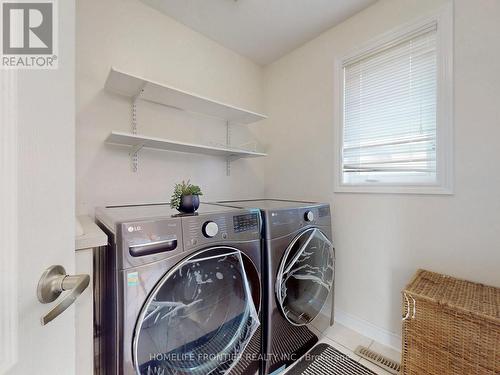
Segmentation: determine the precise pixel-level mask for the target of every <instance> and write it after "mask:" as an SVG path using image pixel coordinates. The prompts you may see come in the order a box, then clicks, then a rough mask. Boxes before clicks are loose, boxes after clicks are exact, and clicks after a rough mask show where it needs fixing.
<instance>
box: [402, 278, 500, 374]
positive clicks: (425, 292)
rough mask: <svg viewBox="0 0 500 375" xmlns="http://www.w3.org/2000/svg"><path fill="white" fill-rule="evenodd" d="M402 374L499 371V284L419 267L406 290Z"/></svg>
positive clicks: (492, 372)
mask: <svg viewBox="0 0 500 375" xmlns="http://www.w3.org/2000/svg"><path fill="white" fill-rule="evenodd" d="M401 373H402V374H404V375H417V374H418V375H426V374H428V375H446V374H450V375H466V374H474V375H479V374H481V375H499V374H500V289H499V288H494V287H491V286H485V285H481V284H476V283H472V282H468V281H464V280H458V279H455V278H452V277H450V276H444V275H440V274H437V273H433V272H429V271H424V270H419V271H418V272H417V273H416V275H415V276H414V277H413V279H412V280H411V282H410V283H409V284H408V285H407V287H406V289H405V290H404V291H403V350H402V363H401Z"/></svg>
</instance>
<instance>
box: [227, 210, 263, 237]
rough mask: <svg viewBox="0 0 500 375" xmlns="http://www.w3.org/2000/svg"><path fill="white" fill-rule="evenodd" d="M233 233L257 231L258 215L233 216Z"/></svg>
mask: <svg viewBox="0 0 500 375" xmlns="http://www.w3.org/2000/svg"><path fill="white" fill-rule="evenodd" d="M233 229H234V232H235V233H241V232H247V231H255V230H258V229H259V215H258V214H257V213H252V214H245V215H236V216H233Z"/></svg>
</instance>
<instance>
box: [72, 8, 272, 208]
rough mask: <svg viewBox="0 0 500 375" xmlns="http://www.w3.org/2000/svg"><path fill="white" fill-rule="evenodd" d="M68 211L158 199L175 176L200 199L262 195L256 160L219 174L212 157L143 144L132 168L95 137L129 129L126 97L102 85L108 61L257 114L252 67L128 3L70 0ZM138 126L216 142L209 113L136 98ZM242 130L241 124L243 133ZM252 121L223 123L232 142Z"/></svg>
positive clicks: (219, 138)
mask: <svg viewBox="0 0 500 375" xmlns="http://www.w3.org/2000/svg"><path fill="white" fill-rule="evenodd" d="M76 45H77V133H76V140H77V145H76V146H77V157H76V160H77V165H76V170H77V212H78V213H80V214H84V213H91V214H92V213H93V211H94V208H95V207H96V206H99V205H106V204H124V203H133V202H145V201H147V202H165V201H168V200H169V198H170V195H171V192H172V189H173V185H174V183H175V182H178V181H179V180H182V179H189V178H190V179H191V181H192V182H193V183H197V184H199V185H201V187H202V189H203V191H204V192H205V196H204V199H206V200H216V199H228V198H236V197H245V196H261V195H262V194H263V173H262V168H259V165H260V163H262V162H260V161H256V160H250V161H247V160H240V161H237V162H235V163H233V165H232V174H231V176H230V177H226V173H225V162H224V161H223V159H221V158H216V157H206V156H199V155H189V154H178V153H170V152H158V151H149V150H144V151H142V152H141V153H140V161H139V172H138V173H132V172H131V168H130V161H129V156H128V153H127V152H128V149H126V148H120V147H116V146H109V145H105V144H104V140H105V138H106V137H107V135H108V134H109V132H110V131H111V130H121V131H130V128H131V125H130V123H131V109H130V102H129V101H128V100H126V99H125V98H122V97H120V96H116V95H113V94H109V93H107V92H104V91H103V87H104V82H105V80H106V77H107V74H108V72H109V68H110V67H111V66H115V67H117V68H119V69H121V70H124V71H127V72H130V73H132V74H135V75H140V76H143V77H147V78H150V79H152V80H155V81H159V82H164V83H166V84H169V85H172V86H174V87H178V88H180V89H182V90H186V91H191V92H194V93H198V94H200V95H203V96H206V97H210V98H213V99H215V100H219V101H223V102H226V103H229V104H233V105H236V106H239V107H243V108H248V109H250V110H254V111H263V85H262V82H263V81H262V76H263V72H262V68H261V67H260V66H258V65H256V64H254V63H253V62H251V61H250V60H248V59H246V58H244V57H241V56H239V55H238V54H236V53H234V52H232V51H229V50H227V49H225V48H223V47H221V46H220V45H218V44H216V43H214V42H213V41H211V40H209V39H207V38H205V37H203V36H202V35H200V34H198V33H196V32H194V31H191V30H190V29H188V28H186V27H185V26H183V25H181V24H179V23H177V22H176V21H174V20H173V19H170V18H168V17H167V16H165V15H163V14H160V13H159V12H157V11H155V10H153V9H151V8H149V7H147V6H146V5H144V4H143V3H141V2H139V1H138V0H106V1H101V0H85V1H78V2H77V41H76ZM138 118H139V120H138V122H139V125H138V132H139V133H144V134H146V135H151V136H161V137H166V138H172V139H178V140H183V141H193V142H202V143H208V144H210V143H212V144H217V143H218V144H223V143H224V142H225V124H224V123H223V122H221V121H218V120H213V119H207V118H203V117H201V116H194V115H191V114H187V113H185V112H181V111H177V110H173V109H168V108H161V107H159V106H156V105H152V104H149V103H141V104H140V106H139V113H138ZM246 129H249V130H248V131H247V130H246ZM254 132H255V128H252V125H250V127H249V128H247V127H245V126H243V127H241V126H240V127H237V126H234V127H233V144H234V145H238V144H241V143H243V142H246V140H247V138H248V139H253V138H254V134H253V133H254Z"/></svg>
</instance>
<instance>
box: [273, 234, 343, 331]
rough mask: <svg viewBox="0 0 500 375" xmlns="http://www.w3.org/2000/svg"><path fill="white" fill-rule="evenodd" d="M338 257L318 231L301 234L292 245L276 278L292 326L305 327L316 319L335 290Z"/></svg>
mask: <svg viewBox="0 0 500 375" xmlns="http://www.w3.org/2000/svg"><path fill="white" fill-rule="evenodd" d="M334 263H335V253H334V249H333V245H332V243H331V242H330V240H329V239H328V238H327V237H326V236H325V235H324V234H323V232H321V231H320V230H319V229H317V228H311V229H307V230H305V231H303V232H301V233H300V234H299V235H298V236H297V237H295V238H294V240H293V241H292V242H291V243H290V245H289V246H288V248H287V250H286V251H285V254H284V256H283V258H282V260H281V264H280V267H279V270H278V275H277V278H276V285H275V291H276V298H277V301H278V305H279V306H280V309H281V312H282V313H283V315H284V316H285V318H286V320H288V321H289V322H290V323H291V324H293V325H296V326H301V325H305V324H308V323H310V322H311V321H312V320H314V318H316V317H317V316H318V315H319V313H320V311H321V309H322V308H323V306H324V305H325V303H326V301H327V298H328V295H329V294H330V292H331V290H332V288H333V279H334Z"/></svg>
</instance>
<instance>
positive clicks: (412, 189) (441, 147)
mask: <svg viewBox="0 0 500 375" xmlns="http://www.w3.org/2000/svg"><path fill="white" fill-rule="evenodd" d="M432 23H436V24H437V35H436V38H437V103H436V104H437V107H436V108H437V113H436V115H437V116H436V137H437V139H436V162H437V163H436V168H437V169H436V175H437V182H436V183H434V184H418V183H412V184H402V183H387V182H386V183H384V182H367V183H361V184H352V183H349V184H347V183H344V182H343V159H342V158H343V139H344V136H343V130H344V129H343V128H344V111H343V109H344V71H343V66H344V62H345V61H347V60H352V59H356V58H358V57H360V56H363V55H365V54H369V53H371V52H373V51H374V50H378V49H380V48H383V47H384V46H388V45H390V44H392V43H394V42H397V41H398V40H400V39H403V38H405V36H408V35H409V34H412V33H414V32H415V31H416V30H419V29H421V28H425V27H426V26H428V25H430V24H432ZM453 42H454V38H453V4H452V2H449V3H447V4H446V5H445V6H443V7H442V8H441V9H439V10H438V11H437V12H436V13H434V14H432V15H430V16H428V17H425V18H422V19H419V20H418V21H415V22H412V23H409V24H406V25H404V26H401V27H398V28H396V29H394V30H391V31H389V32H387V33H385V34H383V35H381V36H380V37H378V38H376V39H374V40H372V41H370V42H369V43H367V44H366V45H364V46H362V47H361V48H358V49H356V50H355V51H352V52H351V53H349V54H347V55H345V56H343V57H342V58H338V59H336V61H335V73H336V74H335V98H336V99H335V105H334V110H335V114H336V120H335V127H336V131H335V135H336V137H335V143H334V144H335V157H336V160H335V164H334V165H335V169H336V170H335V182H334V191H335V192H339V193H342V192H346V193H408V194H453Z"/></svg>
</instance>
